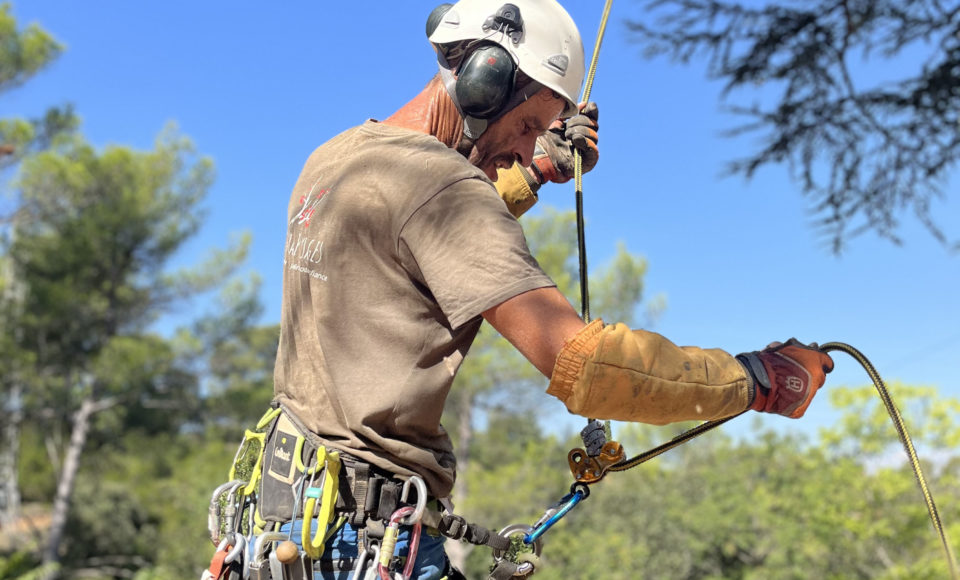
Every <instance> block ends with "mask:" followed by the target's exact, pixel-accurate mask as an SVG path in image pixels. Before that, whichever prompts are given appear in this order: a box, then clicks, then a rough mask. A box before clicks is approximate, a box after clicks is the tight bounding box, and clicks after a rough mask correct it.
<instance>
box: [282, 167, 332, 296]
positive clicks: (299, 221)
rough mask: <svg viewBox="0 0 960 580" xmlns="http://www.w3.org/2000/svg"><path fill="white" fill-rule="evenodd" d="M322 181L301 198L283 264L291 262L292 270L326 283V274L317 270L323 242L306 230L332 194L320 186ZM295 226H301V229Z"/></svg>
mask: <svg viewBox="0 0 960 580" xmlns="http://www.w3.org/2000/svg"><path fill="white" fill-rule="evenodd" d="M321 179H322V178H319V179H317V180H316V181H315V182H314V184H313V187H311V188H310V191H309V192H308V193H307V194H306V195H303V196H301V197H300V211H298V212H297V215H295V216H293V219H291V220H290V228H289V230H288V232H287V246H286V248H284V252H283V264H284V265H285V266H286V265H287V260H290V261H291V263H290V265H289V267H290V269H291V270H293V271H295V272H299V273H301V274H306V275H308V276H310V277H311V278H314V279H317V280H321V281H323V282H326V281H327V276H326V274H323V273H321V272H319V271H317V270H316V269H315V268H316V266H317V265H319V264H320V261H321V260H322V259H323V240H321V239H319V238H316V237H311V236H310V234H309V232H308V231H307V229H306V228H309V227H310V220H311V219H312V218H313V216H314V215H315V214H316V212H317V207H318V206H319V205H320V202H322V201H323V200H324V199H325V198H326V197H327V195H329V194H330V189H329V188H326V187H321V186H320V180H321ZM294 226H301V228H295V227H294Z"/></svg>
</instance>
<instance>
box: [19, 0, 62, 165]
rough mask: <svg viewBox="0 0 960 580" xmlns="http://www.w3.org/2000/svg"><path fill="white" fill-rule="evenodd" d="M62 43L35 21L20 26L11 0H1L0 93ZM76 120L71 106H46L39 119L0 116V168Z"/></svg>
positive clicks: (41, 63)
mask: <svg viewBox="0 0 960 580" xmlns="http://www.w3.org/2000/svg"><path fill="white" fill-rule="evenodd" d="M62 51H63V46H62V45H61V44H60V43H59V42H57V41H56V40H55V39H54V38H53V37H52V36H50V34H49V33H48V32H46V31H45V30H43V29H42V28H40V26H38V25H36V24H30V25H28V26H27V27H26V28H24V29H19V28H18V26H17V21H16V19H15V18H14V16H13V14H12V10H11V6H10V3H8V2H4V3H2V4H0V93H3V92H5V91H8V90H11V89H13V88H15V87H17V86H19V85H21V84H23V83H24V82H26V81H27V80H28V79H30V78H31V77H33V76H34V75H35V74H37V73H38V72H39V71H40V70H42V69H43V68H45V67H47V66H48V65H49V64H50V63H51V62H53V61H54V60H55V59H56V58H57V57H58V56H59V55H60V53H61V52H62ZM77 124H78V120H77V117H76V115H74V114H73V109H72V108H71V107H70V106H66V107H63V108H53V109H50V110H48V111H47V112H46V113H45V114H44V116H43V117H42V118H41V119H34V120H32V121H28V120H25V119H0V169H3V168H4V167H7V166H10V165H13V164H14V163H16V162H18V161H19V160H20V159H22V158H23V157H24V155H26V154H27V153H28V152H30V151H37V150H40V149H43V148H46V147H49V146H50V144H51V143H52V142H53V140H54V139H55V138H56V136H57V135H58V134H60V133H63V132H70V131H73V130H74V129H75V128H76V126H77Z"/></svg>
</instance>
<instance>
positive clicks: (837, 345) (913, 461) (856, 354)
mask: <svg viewBox="0 0 960 580" xmlns="http://www.w3.org/2000/svg"><path fill="white" fill-rule="evenodd" d="M820 350H822V351H823V352H831V351H840V352H844V353H847V354H848V355H850V356H851V357H853V358H854V359H855V360H856V361H857V362H859V363H860V365H861V366H863V369H864V370H865V371H866V372H867V374H868V375H869V376H870V380H872V381H873V385H874V387H876V389H877V393H878V394H879V395H880V399H881V400H882V401H883V405H884V407H885V408H886V409H887V413H888V414H889V415H890V418H891V419H892V420H893V425H894V428H895V429H896V431H897V436H898V437H899V439H900V443H901V444H902V445H903V448H904V451H906V453H907V458H908V459H909V461H910V467H911V468H912V469H913V475H914V477H915V478H916V480H917V484H918V485H919V486H920V491H921V493H922V494H923V500H924V502H925V503H926V505H927V512H928V513H929V514H930V521H931V522H932V523H933V528H934V530H935V531H936V532H937V535H938V536H939V538H940V543H941V544H942V545H943V551H944V553H945V555H946V558H947V565H948V567H949V569H950V577H951V578H952V580H960V568H958V566H957V559H956V556H954V554H953V549H952V548H951V546H950V542H949V540H948V539H947V532H946V529H945V528H944V525H943V521H942V520H941V519H940V513H939V512H938V511H937V505H936V503H935V502H934V501H933V494H932V493H931V492H930V488H929V487H928V485H927V480H926V478H925V477H924V476H923V469H922V468H921V467H920V459H919V458H918V457H917V452H916V450H915V449H914V447H913V442H912V440H911V439H910V434H909V433H907V427H906V425H905V424H904V422H903V418H902V416H901V415H900V411H899V410H898V409H897V406H896V405H895V404H894V402H893V399H892V398H891V397H890V392H889V391H888V390H887V387H886V385H885V384H884V383H883V379H882V378H880V375H879V373H877V371H876V369H875V368H874V366H873V364H871V362H870V361H869V360H868V359H867V357H865V356H864V355H863V354H862V353H861V352H860V351H858V350H857V349H855V348H853V347H852V346H850V345H849V344H844V343H842V342H828V343H825V344H823V345H821V346H820ZM744 413H746V411H744V412H742V413H739V414H737V415H733V416H731V417H727V418H725V419H717V420H715V421H707V422H706V423H702V424H700V425H697V426H696V427H694V428H693V429H690V430H688V431H684V432H683V433H681V434H680V435H677V436H676V437H674V438H673V439H671V440H670V441H668V442H666V443H664V444H662V445H659V446H657V447H655V448H653V449H651V450H649V451H647V452H645V453H641V454H639V455H636V456H634V457H631V458H630V459H626V460H624V461H622V462H620V463H618V464H616V465H613V466H611V467H610V468H609V471H626V470H628V469H632V468H634V467H636V466H638V465H640V464H641V463H645V462H647V461H649V460H650V459H653V458H654V457H657V456H658V455H661V454H663V453H666V452H667V451H670V450H671V449H674V448H675V447H678V446H680V445H682V444H684V443H686V442H687V441H690V440H691V439H694V438H695V437H699V436H700V435H703V434H704V433H706V432H708V431H711V430H713V429H715V428H717V427H719V426H720V425H723V424H724V423H726V422H727V421H730V420H731V419H735V418H736V417H739V416H740V415H743V414H744Z"/></svg>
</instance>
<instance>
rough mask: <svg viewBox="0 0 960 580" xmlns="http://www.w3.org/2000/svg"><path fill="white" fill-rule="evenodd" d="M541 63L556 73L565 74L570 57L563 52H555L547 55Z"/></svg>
mask: <svg viewBox="0 0 960 580" xmlns="http://www.w3.org/2000/svg"><path fill="white" fill-rule="evenodd" d="M543 64H544V66H546V67H547V68H548V69H550V70H552V71H553V72H555V73H557V74H558V75H560V76H564V75H566V74H567V66H568V65H569V64H570V59H569V58H567V55H565V54H555V55H553V56H549V57H547V59H546V60H545V61H544V62H543Z"/></svg>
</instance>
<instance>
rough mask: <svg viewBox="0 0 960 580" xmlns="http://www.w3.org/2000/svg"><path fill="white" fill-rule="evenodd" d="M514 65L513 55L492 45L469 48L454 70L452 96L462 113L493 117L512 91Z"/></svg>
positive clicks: (475, 116)
mask: <svg viewBox="0 0 960 580" xmlns="http://www.w3.org/2000/svg"><path fill="white" fill-rule="evenodd" d="M516 71H517V67H516V64H515V63H514V62H513V57H511V56H510V53H509V52H507V51H506V50H505V49H503V48H502V47H500V46H498V45H496V44H488V45H484V46H481V47H479V48H477V49H476V50H474V51H473V53H472V54H470V56H468V57H467V58H466V59H465V60H464V61H463V63H461V65H460V67H459V69H458V71H457V85H456V89H455V90H456V95H457V100H458V102H459V103H460V108H461V109H462V110H463V112H464V114H466V115H468V116H470V117H474V118H476V119H490V118H493V117H495V116H496V115H497V113H499V112H500V111H501V109H503V106H504V105H505V104H506V103H507V100H508V99H509V98H510V96H511V95H512V94H513V84H514V80H515V78H516Z"/></svg>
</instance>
